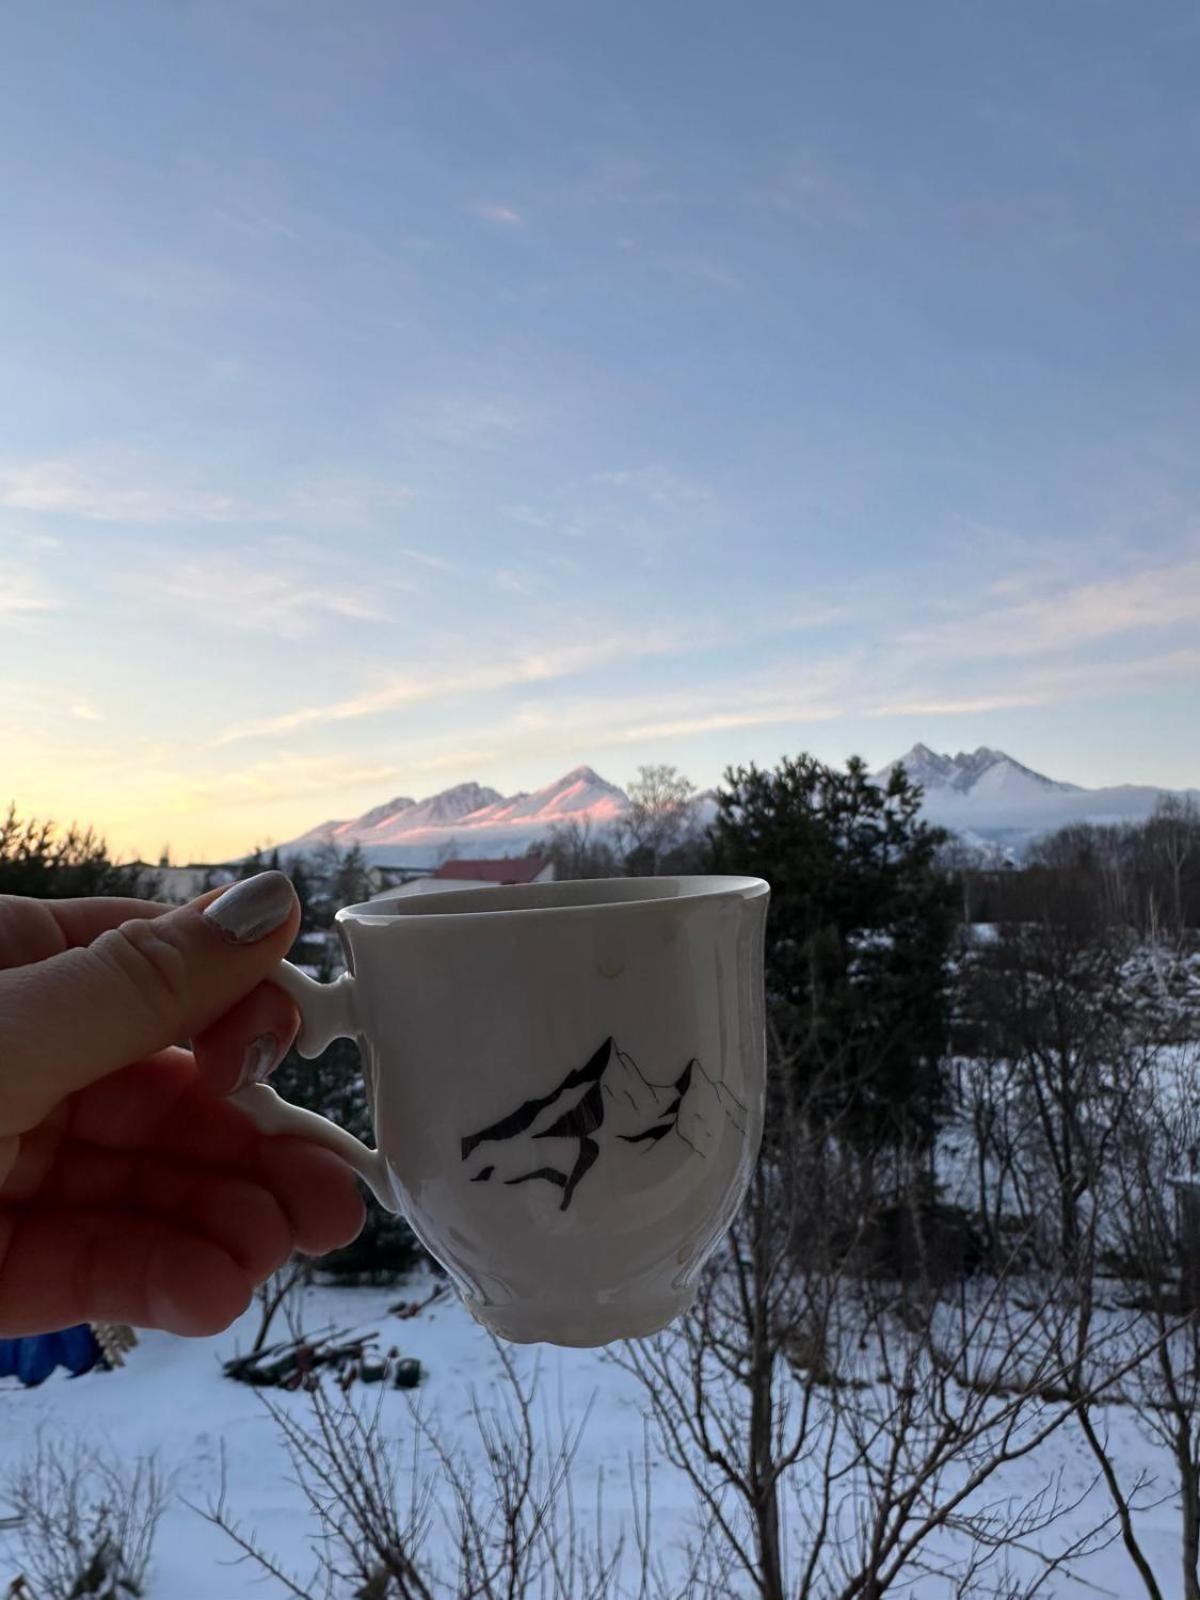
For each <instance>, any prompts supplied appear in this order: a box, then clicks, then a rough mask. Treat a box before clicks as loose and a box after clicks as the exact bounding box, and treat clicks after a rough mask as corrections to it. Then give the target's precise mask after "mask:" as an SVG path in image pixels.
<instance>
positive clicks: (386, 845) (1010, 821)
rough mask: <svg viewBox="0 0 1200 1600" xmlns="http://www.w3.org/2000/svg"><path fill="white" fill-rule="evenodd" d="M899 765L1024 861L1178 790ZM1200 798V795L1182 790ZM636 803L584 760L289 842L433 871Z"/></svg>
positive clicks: (993, 757) (929, 761)
mask: <svg viewBox="0 0 1200 1600" xmlns="http://www.w3.org/2000/svg"><path fill="white" fill-rule="evenodd" d="M894 766H901V767H903V768H904V770H905V771H906V772H907V773H908V775H909V777H910V778H912V779H913V781H914V782H916V783H919V784H920V785H921V788H922V791H923V800H922V811H923V813H924V815H925V816H926V818H928V820H929V821H931V822H935V823H938V824H939V825H940V826H942V827H945V828H949V829H950V830H951V831H952V832H954V833H956V834H958V835H959V836H960V837H961V838H962V839H964V840H965V841H966V842H967V843H968V844H972V845H977V846H980V847H982V848H984V850H985V853H991V854H995V853H996V852H997V851H1002V852H1003V853H1004V855H1005V856H1006V857H1007V858H1009V859H1019V857H1020V856H1021V855H1022V853H1023V852H1024V850H1025V849H1026V848H1027V847H1028V845H1029V843H1030V842H1031V841H1032V840H1033V839H1036V838H1037V837H1038V836H1039V835H1041V834H1044V833H1048V832H1050V831H1052V830H1053V829H1054V828H1061V827H1063V826H1064V825H1065V824H1066V823H1069V822H1082V821H1092V822H1100V823H1108V822H1140V821H1144V820H1145V819H1146V818H1147V817H1148V816H1150V815H1151V813H1152V812H1153V810H1154V807H1155V805H1156V804H1157V803H1158V801H1159V799H1160V797H1161V796H1162V795H1164V794H1166V793H1170V792H1171V791H1168V790H1164V789H1159V788H1155V787H1153V786H1151V785H1134V784H1118V785H1116V786H1114V787H1112V788H1107V789H1084V788H1081V787H1080V786H1079V785H1078V784H1076V783H1064V782H1062V781H1060V780H1059V779H1056V778H1048V777H1046V776H1045V775H1044V774H1043V773H1040V772H1035V771H1034V770H1033V769H1032V768H1031V767H1027V766H1025V765H1024V764H1023V763H1022V762H1020V761H1017V760H1016V759H1015V758H1014V757H1012V756H1010V755H1006V754H1005V752H1004V751H1003V750H992V749H989V748H988V747H987V746H986V745H981V746H980V747H979V748H978V749H977V750H971V751H966V750H963V751H959V753H958V754H957V755H949V754H943V753H939V752H938V751H936V750H931V749H930V748H929V746H928V745H924V744H916V745H914V746H913V747H912V749H911V750H909V751H907V752H906V754H904V755H902V756H900V757H898V758H897V760H896V761H894V762H889V763H888V765H887V766H886V767H884V768H883V769H882V770H881V771H879V772H878V773H876V774H875V781H876V782H878V783H883V782H885V781H886V779H887V776H888V773H889V772H890V771H891V769H892V767H894ZM1176 792H1177V793H1178V794H1179V795H1180V796H1181V798H1191V799H1192V800H1194V801H1196V802H1197V803H1200V791H1197V790H1194V789H1193V790H1180V791H1176ZM628 806H629V796H628V795H627V794H626V793H625V791H624V790H623V789H619V788H618V787H617V785H616V784H615V783H609V782H608V780H607V779H605V778H602V777H600V775H599V773H597V772H596V771H594V770H593V768H591V767H575V768H573V769H572V770H571V771H570V772H568V773H566V774H565V775H564V776H563V777H561V778H559V779H558V780H557V781H556V782H554V783H548V784H546V786H545V787H544V788H542V789H535V790H534V791H533V793H532V794H524V793H522V794H514V795H502V794H500V793H498V792H497V790H495V789H489V788H487V787H485V786H484V785H483V784H480V783H460V784H456V785H455V786H454V788H452V789H444V790H443V791H442V792H441V793H440V794H435V795H430V796H429V797H428V798H427V799H425V800H411V799H409V798H408V797H407V796H398V797H397V798H396V799H394V800H388V801H385V802H384V804H383V805H378V806H372V808H371V809H370V810H369V811H364V812H363V814H362V816H360V817H352V818H350V819H348V820H344V821H333V822H323V823H321V825H320V827H317V828H312V829H310V830H309V832H308V833H305V834H302V835H301V836H300V838H298V839H293V840H292V841H291V842H290V843H289V844H286V845H281V846H280V849H281V850H282V851H283V853H284V854H285V855H286V854H287V852H288V851H291V850H315V849H316V848H317V847H318V846H320V845H322V844H325V843H327V842H330V841H331V842H332V843H334V844H336V845H337V846H339V848H341V849H343V850H347V849H349V848H350V846H351V845H354V844H358V845H361V846H362V848H363V851H364V853H365V854H366V856H367V859H368V860H369V861H370V862H372V863H373V864H375V865H378V866H413V867H425V866H432V865H433V863H434V862H435V861H436V860H437V859H438V857H439V856H440V855H442V854H443V853H444V852H445V851H446V850H447V848H448V847H450V846H451V845H453V847H454V850H455V853H456V854H458V855H460V856H481V857H488V858H494V857H497V856H515V855H523V854H524V853H525V851H526V850H527V849H528V848H529V846H530V845H531V844H533V843H534V842H535V841H536V840H544V839H545V838H547V836H548V835H549V834H550V832H551V831H552V829H554V828H556V827H561V826H563V825H564V824H568V823H572V822H576V823H579V824H582V825H586V826H587V827H588V828H589V829H590V830H591V831H592V832H593V833H604V832H606V831H607V830H609V829H611V828H612V826H613V824H614V823H616V822H618V821H619V820H620V818H621V817H622V816H623V814H624V813H625V811H626V810H627V808H628ZM714 811H715V803H714V800H713V796H712V794H711V793H707V794H703V795H700V796H698V806H697V813H696V821H697V822H698V823H699V824H700V825H701V826H705V825H706V824H708V823H709V822H711V820H712V817H713V815H714Z"/></svg>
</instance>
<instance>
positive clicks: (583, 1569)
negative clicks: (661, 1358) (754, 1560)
mask: <svg viewBox="0 0 1200 1600" xmlns="http://www.w3.org/2000/svg"><path fill="white" fill-rule="evenodd" d="M495 1348H496V1354H497V1357H498V1359H499V1360H500V1363H501V1369H502V1376H501V1382H500V1385H499V1388H498V1391H497V1393H496V1394H495V1395H493V1396H491V1397H489V1399H488V1400H487V1401H484V1400H483V1399H481V1398H480V1397H479V1396H478V1395H477V1394H473V1395H472V1401H471V1427H472V1429H473V1431H474V1433H475V1436H476V1439H477V1442H478V1446H479V1447H480V1448H479V1449H478V1450H477V1451H476V1452H475V1456H474V1462H473V1461H472V1459H471V1457H470V1455H469V1454H468V1453H467V1452H465V1451H464V1450H463V1449H462V1448H461V1441H460V1440H459V1439H458V1438H457V1437H455V1436H453V1435H451V1434H449V1433H447V1432H446V1431H445V1430H444V1428H443V1426H442V1424H441V1422H440V1420H439V1419H438V1418H437V1417H436V1416H433V1415H428V1414H426V1413H425V1412H423V1411H422V1410H421V1409H420V1407H419V1405H417V1404H416V1403H410V1404H409V1405H408V1408H407V1413H406V1414H407V1416H408V1418H409V1421H410V1430H409V1439H408V1444H407V1448H406V1449H405V1450H403V1451H402V1450H401V1447H400V1446H399V1444H398V1443H397V1442H395V1441H394V1440H393V1439H391V1438H389V1436H388V1430H387V1429H386V1427H385V1424H384V1413H383V1406H384V1402H385V1396H384V1394H383V1393H380V1394H379V1396H378V1397H377V1399H376V1401H375V1402H374V1404H373V1405H371V1406H370V1407H364V1406H363V1405H361V1404H360V1403H356V1401H355V1400H354V1399H353V1398H351V1397H349V1396H341V1395H339V1396H338V1397H337V1398H336V1399H335V1398H334V1397H333V1396H332V1395H331V1394H330V1393H329V1392H328V1391H327V1390H326V1389H325V1388H324V1387H322V1386H318V1387H316V1388H314V1389H313V1390H312V1392H311V1393H310V1394H309V1396H308V1397H307V1399H308V1405H307V1409H306V1410H305V1411H303V1412H300V1413H297V1412H295V1411H294V1410H292V1409H291V1408H289V1407H287V1406H285V1405H282V1404H279V1403H277V1402H275V1401H274V1400H272V1399H270V1398H267V1397H263V1404H264V1405H265V1406H266V1409H267V1411H268V1412H269V1414H270V1416H271V1418H272V1420H273V1421H274V1423H275V1425H276V1427H277V1428H278V1430H279V1432H280V1435H281V1437H282V1440H283V1443H284V1445H285V1447H286V1449H287V1452H288V1455H289V1457H290V1458H291V1463H292V1468H293V1471H294V1474H295V1479H296V1482H297V1484H298V1486H299V1488H300V1490H301V1492H302V1494H303V1496H304V1499H305V1501H306V1502H307V1505H308V1509H309V1512H310V1513H311V1516H312V1521H313V1527H314V1532H315V1538H314V1545H313V1548H314V1551H315V1555H316V1562H315V1566H314V1569H313V1571H312V1572H311V1573H310V1574H309V1575H308V1576H307V1577H305V1576H300V1575H297V1574H295V1573H293V1572H290V1571H289V1570H288V1569H287V1568H286V1567H285V1566H284V1565H283V1563H282V1562H281V1561H280V1560H279V1559H278V1558H277V1557H275V1556H274V1555H272V1554H270V1553H269V1552H268V1551H266V1550H265V1549H264V1548H263V1547H262V1545H261V1543H260V1542H259V1540H258V1538H257V1536H256V1535H255V1533H254V1532H253V1530H250V1529H247V1528H246V1527H245V1526H244V1525H243V1524H242V1522H241V1520H240V1519H239V1518H238V1516H237V1513H236V1509H235V1508H234V1506H233V1504H232V1501H231V1496H230V1492H229V1488H228V1480H227V1474H226V1472H225V1469H224V1464H223V1466H222V1474H221V1483H220V1486H219V1489H218V1492H217V1494H216V1496H215V1497H214V1498H213V1499H212V1500H210V1502H209V1503H208V1504H207V1505H206V1506H204V1507H202V1508H200V1509H201V1511H202V1514H203V1515H204V1516H206V1517H207V1518H208V1520H209V1521H211V1522H213V1523H214V1524H215V1525H216V1526H217V1527H219V1528H220V1529H221V1530H222V1531H223V1532H224V1533H225V1534H226V1535H227V1536H228V1537H229V1538H230V1539H231V1540H232V1541H233V1542H234V1543H235V1544H236V1545H237V1547H238V1549H239V1550H240V1551H241V1552H242V1556H243V1558H245V1559H247V1560H249V1561H251V1562H253V1563H254V1564H255V1565H257V1566H258V1567H259V1568H261V1569H262V1571H263V1572H264V1573H266V1574H268V1575H269V1576H271V1577H273V1578H274V1579H276V1581H277V1582H279V1583H280V1584H281V1585H282V1586H283V1588H284V1589H285V1590H286V1592H287V1593H288V1594H289V1595H291V1596H293V1600H329V1597H331V1596H333V1595H334V1594H342V1593H347V1592H349V1593H352V1594H353V1595H354V1596H355V1597H356V1600H449V1597H453V1600H518V1597H521V1600H611V1597H613V1596H614V1595H616V1594H618V1593H629V1594H631V1595H633V1596H634V1597H635V1600H645V1597H648V1596H649V1595H650V1594H651V1593H653V1592H655V1589H654V1583H655V1572H656V1568H655V1562H654V1556H653V1545H652V1540H651V1538H650V1532H649V1521H650V1499H649V1484H648V1480H645V1481H644V1482H643V1485H642V1489H643V1492H642V1494H641V1495H640V1496H639V1498H638V1507H639V1510H638V1515H637V1517H636V1519H635V1528H634V1539H633V1542H632V1546H631V1547H629V1548H628V1550H627V1545H628V1541H627V1539H626V1537H625V1535H624V1534H623V1533H620V1532H618V1533H617V1534H616V1535H615V1536H613V1537H609V1535H608V1530H607V1529H606V1526H605V1516H604V1504H603V1483H602V1481H601V1483H600V1485H599V1486H598V1489H597V1500H596V1504H595V1506H594V1507H593V1508H592V1509H591V1510H590V1512H588V1513H584V1512H583V1511H582V1510H581V1508H580V1507H579V1505H578V1504H577V1502H576V1498H575V1496H576V1488H575V1485H574V1483H573V1476H572V1468H573V1466H574V1462H575V1456H576V1452H577V1449H578V1445H579V1441H580V1438H581V1435H582V1431H583V1429H584V1427H585V1425H586V1422H587V1415H586V1413H585V1414H584V1416H583V1417H581V1418H579V1419H578V1420H576V1421H575V1422H574V1423H573V1424H568V1423H567V1422H566V1421H565V1420H564V1419H563V1418H562V1417H561V1415H560V1416H559V1418H558V1420H557V1424H556V1425H555V1426H554V1427H550V1425H549V1424H546V1425H543V1423H542V1421H541V1420H540V1419H539V1408H538V1394H539V1381H538V1375H537V1371H536V1369H535V1370H534V1372H533V1374H532V1375H531V1376H529V1377H522V1376H521V1374H520V1373H519V1372H518V1370H517V1367H516V1364H515V1362H514V1360H513V1357H512V1356H511V1354H510V1353H509V1352H508V1351H507V1350H506V1349H505V1348H504V1347H503V1346H501V1345H496V1347H495ZM548 1434H549V1435H551V1436H550V1437H549V1438H548V1437H547V1435H548ZM448 1552H452V1554H450V1553H448ZM627 1555H628V1558H629V1559H628V1560H627ZM627 1566H629V1567H632V1569H633V1578H632V1588H630V1589H622V1588H621V1587H620V1584H621V1583H622V1582H623V1579H622V1572H623V1570H624V1569H625V1568H626V1567H627Z"/></svg>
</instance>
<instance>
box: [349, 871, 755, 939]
mask: <svg viewBox="0 0 1200 1600" xmlns="http://www.w3.org/2000/svg"><path fill="white" fill-rule="evenodd" d="M614 884H620V885H621V886H622V887H623V888H629V887H630V886H632V885H635V884H636V885H639V886H644V887H645V888H646V889H647V890H649V891H651V892H649V893H645V894H639V893H635V894H626V895H622V896H619V897H616V898H614V899H611V900H596V899H590V900H589V899H586V898H585V899H581V900H580V901H578V902H571V901H568V902H567V903H566V904H562V903H557V904H556V903H555V900H554V899H551V898H550V897H546V898H545V899H543V897H542V894H541V893H539V891H544V890H547V889H549V890H562V889H566V888H568V887H572V888H577V889H578V890H579V892H580V894H581V895H586V894H587V893H588V892H589V891H594V890H600V889H604V888H607V887H611V886H612V885H614ZM668 884H672V885H675V886H676V887H675V892H674V893H670V894H668V893H658V894H656V893H654V892H653V890H654V889H655V888H656V887H659V886H662V887H663V888H665V886H666V885H668ZM693 885H696V886H703V887H692V886H693ZM685 886H686V887H685ZM770 892H771V886H770V884H769V883H768V882H767V881H766V879H765V878H752V877H745V876H742V875H739V874H732V873H729V874H727V873H680V874H670V873H668V874H660V875H658V876H656V877H647V878H616V877H608V878H560V879H554V880H552V881H551V882H549V883H518V884H493V885H489V886H488V887H487V888H483V889H443V890H435V891H433V892H432V893H428V894H410V895H391V896H389V895H388V894H387V893H384V894H382V895H379V896H378V897H377V898H376V899H374V900H361V901H358V902H357V903H356V904H354V905H349V906H342V907H341V908H340V910H338V912H337V913H336V914H335V916H334V921H335V922H339V923H340V922H347V923H354V924H357V925H372V926H375V925H378V926H390V925H394V924H396V923H398V922H399V921H401V920H402V918H403V917H404V915H405V914H406V913H407V911H408V908H409V907H410V906H411V907H412V914H413V915H415V916H420V918H421V920H422V921H430V920H433V921H437V922H449V921H451V920H454V921H460V920H461V919H462V918H464V917H471V918H475V917H484V916H486V917H512V916H515V917H536V916H547V915H550V914H554V915H555V916H561V915H563V914H566V913H572V912H574V913H579V912H581V911H587V912H592V913H595V912H608V911H622V910H626V909H628V908H629V907H631V906H666V905H681V904H683V903H685V902H686V903H687V904H691V905H694V904H696V902H698V901H704V900H719V899H726V898H730V897H732V896H735V895H736V896H738V897H740V898H741V899H743V900H756V899H758V898H760V897H761V896H763V895H768V894H770ZM514 896H515V897H519V898H520V899H522V900H524V899H529V900H531V901H536V902H538V903H535V904H527V905H513V904H512V900H513V898H514ZM496 901H501V902H503V903H502V904H499V905H497V904H494V903H493V902H496ZM464 902H465V903H464ZM434 907H438V908H441V907H444V908H445V909H444V910H442V909H436V910H435V909H433V908H434Z"/></svg>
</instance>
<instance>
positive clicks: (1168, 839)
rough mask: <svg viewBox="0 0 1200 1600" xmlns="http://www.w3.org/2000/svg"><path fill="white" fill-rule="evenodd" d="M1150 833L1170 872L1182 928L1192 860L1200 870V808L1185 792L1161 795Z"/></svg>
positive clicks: (1173, 900) (1178, 925) (1176, 917)
mask: <svg viewBox="0 0 1200 1600" xmlns="http://www.w3.org/2000/svg"><path fill="white" fill-rule="evenodd" d="M1147 832H1148V834H1149V836H1150V838H1151V841H1152V845H1153V848H1154V851H1155V853H1156V854H1157V855H1158V857H1159V859H1160V860H1161V861H1162V862H1163V864H1164V865H1165V867H1166V869H1167V872H1168V874H1169V881H1170V886H1171V905H1172V911H1173V913H1174V921H1175V928H1176V930H1177V931H1181V930H1182V929H1183V927H1184V923H1185V911H1184V885H1185V881H1186V878H1185V874H1186V871H1187V867H1188V864H1189V862H1192V863H1194V864H1195V872H1200V807H1197V805H1196V802H1195V801H1194V800H1191V799H1189V798H1186V797H1184V796H1182V795H1174V794H1164V795H1161V796H1160V797H1159V800H1158V803H1157V804H1156V806H1155V807H1154V814H1153V816H1152V817H1151V819H1150V823H1149V825H1148V828H1147ZM1194 875H1195V873H1193V876H1194Z"/></svg>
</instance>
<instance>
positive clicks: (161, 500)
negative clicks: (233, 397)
mask: <svg viewBox="0 0 1200 1600" xmlns="http://www.w3.org/2000/svg"><path fill="white" fill-rule="evenodd" d="M196 480H197V474H196V473H195V472H194V471H192V470H185V469H183V468H181V467H180V466H178V465H177V464H175V463H172V462H170V461H167V460H165V459H163V458H161V457H158V456H154V455H151V454H148V453H143V452H139V451H135V450H130V449H127V448H125V447H124V446H105V445H93V446H90V447H88V448H86V449H83V450H80V451H78V452H75V453H73V454H69V455H59V456H45V457H41V458H38V459H36V460H32V461H19V462H15V461H11V460H10V461H7V462H4V461H0V507H5V506H6V507H8V508H9V509H11V510H14V511H22V512H25V513H27V514H29V513H33V514H40V515H44V516H60V517H74V518H79V519H81V520H83V521H85V522H104V523H118V524H124V525H125V526H126V527H162V526H171V525H176V524H180V525H182V524H188V523H202V524H222V525H224V524H230V523H241V522H254V523H269V524H278V523H300V524H305V525H317V526H321V527H330V526H338V527H348V526H357V525H365V524H367V523H369V522H372V521H377V520H379V519H380V518H383V517H394V516H395V514H396V513H397V512H398V511H400V510H401V509H402V508H403V507H404V506H405V505H407V504H408V502H409V501H410V500H411V499H412V497H413V495H412V490H411V489H410V488H409V487H408V486H407V485H406V484H403V483H398V482H395V481H393V480H390V479H387V478H382V477H372V476H368V475H364V474H355V473H348V472H332V473H323V474H322V473H313V474H309V475H307V476H305V477H303V478H301V479H300V480H299V481H298V482H296V483H293V484H288V483H286V482H285V483H283V484H281V485H277V486H276V487H274V488H273V489H272V490H271V492H270V493H269V494H265V495H261V496H251V495H247V494H244V493H242V492H240V491H238V490H231V489H225V488H216V487H213V486H211V485H208V484H205V483H203V482H197V481H196ZM35 542H36V543H37V544H39V545H41V546H42V547H47V546H48V545H50V544H53V543H54V541H53V539H52V537H51V536H45V537H42V538H37V537H36V536H30V535H26V536H25V543H26V544H27V545H29V547H30V548H32V547H33V545H34V543H35Z"/></svg>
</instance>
